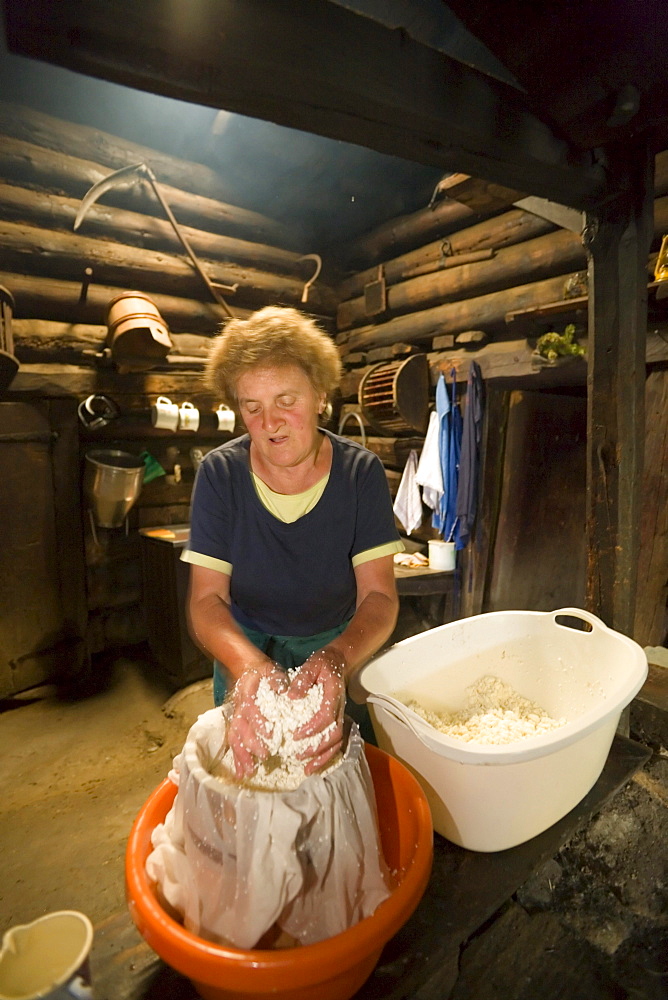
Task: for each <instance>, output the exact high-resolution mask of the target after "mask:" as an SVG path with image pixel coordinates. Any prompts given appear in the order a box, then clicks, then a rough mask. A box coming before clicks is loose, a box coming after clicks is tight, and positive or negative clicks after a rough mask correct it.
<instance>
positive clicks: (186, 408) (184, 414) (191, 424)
mask: <svg viewBox="0 0 668 1000" xmlns="http://www.w3.org/2000/svg"><path fill="white" fill-rule="evenodd" d="M198 427H199V410H198V409H197V407H196V406H195V405H194V403H181V406H180V408H179V430H180V431H196V430H197V428H198Z"/></svg>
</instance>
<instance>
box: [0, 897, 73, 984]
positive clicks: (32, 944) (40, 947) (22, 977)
mask: <svg viewBox="0 0 668 1000" xmlns="http://www.w3.org/2000/svg"><path fill="white" fill-rule="evenodd" d="M92 943H93V925H92V924H91V922H90V920H89V919H88V917H87V916H85V914H83V913H79V912H78V911H77V910H58V911H57V912H56V913H47V914H46V915H45V916H43V917H38V918H37V920H33V922H32V923H31V924H21V925H20V926H18V927H12V928H11V929H10V930H8V931H7V933H6V934H5V935H4V937H3V939H2V950H1V951H0V997H7V996H10V997H17V996H22V997H25V998H26V1000H37V998H41V1000H92V997H93V991H92V988H91V981H90V968H89V961H88V956H89V953H90V949H91V945H92Z"/></svg>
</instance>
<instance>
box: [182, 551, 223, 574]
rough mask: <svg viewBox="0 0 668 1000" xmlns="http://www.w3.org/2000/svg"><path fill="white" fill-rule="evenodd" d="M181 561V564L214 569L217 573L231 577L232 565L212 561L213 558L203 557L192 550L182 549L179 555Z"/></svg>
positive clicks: (215, 560) (220, 561)
mask: <svg viewBox="0 0 668 1000" xmlns="http://www.w3.org/2000/svg"><path fill="white" fill-rule="evenodd" d="M181 559H182V560H183V562H187V563H192V564H193V566H203V567H204V569H215V570H216V571H217V572H218V573H226V574H227V576H232V563H229V562H225V560H224V559H214V558H213V556H205V555H202V553H201V552H193V551H192V549H184V550H183V552H182V553H181Z"/></svg>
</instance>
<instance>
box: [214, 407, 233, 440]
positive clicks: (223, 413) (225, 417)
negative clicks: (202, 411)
mask: <svg viewBox="0 0 668 1000" xmlns="http://www.w3.org/2000/svg"><path fill="white" fill-rule="evenodd" d="M216 416H217V417H218V430H219V431H227V432H228V434H229V433H231V432H232V431H233V430H234V424H235V423H236V415H235V412H234V410H231V409H230V408H229V406H225V404H224V403H221V404H220V406H219V407H218V409H217V410H216Z"/></svg>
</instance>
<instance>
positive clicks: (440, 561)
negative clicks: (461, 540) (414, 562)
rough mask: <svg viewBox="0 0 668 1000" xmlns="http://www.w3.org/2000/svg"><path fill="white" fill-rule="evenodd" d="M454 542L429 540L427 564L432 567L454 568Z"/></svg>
mask: <svg viewBox="0 0 668 1000" xmlns="http://www.w3.org/2000/svg"><path fill="white" fill-rule="evenodd" d="M455 562H456V559H455V543H454V542H442V541H440V540H439V539H434V538H432V539H430V540H429V565H430V566H431V568H432V569H440V570H445V571H446V572H447V571H449V570H453V569H454V568H455Z"/></svg>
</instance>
